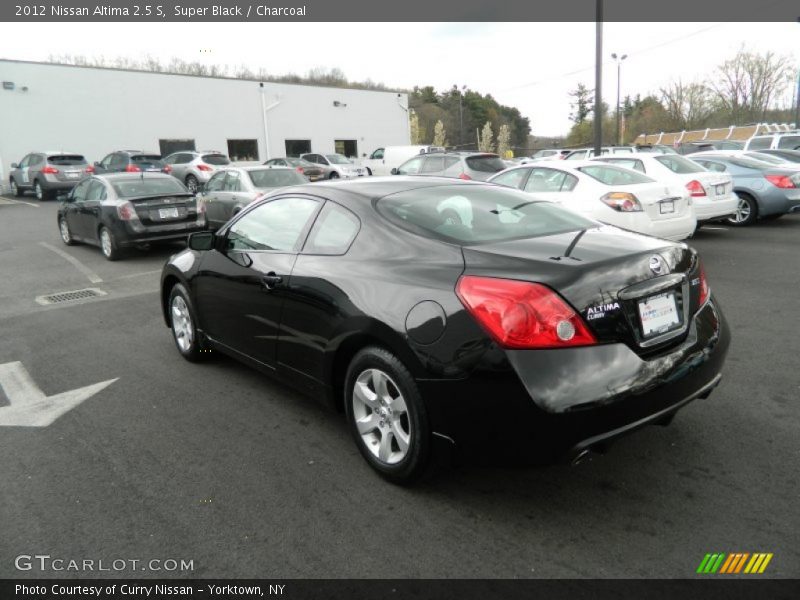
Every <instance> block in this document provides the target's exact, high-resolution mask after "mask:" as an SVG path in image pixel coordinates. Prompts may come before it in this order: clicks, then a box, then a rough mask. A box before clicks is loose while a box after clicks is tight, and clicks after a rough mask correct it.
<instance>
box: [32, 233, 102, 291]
mask: <svg viewBox="0 0 800 600" xmlns="http://www.w3.org/2000/svg"><path fill="white" fill-rule="evenodd" d="M39 245H40V246H42V247H44V248H47V249H48V250H51V251H53V252H55V253H56V254H58V255H59V256H60V257H61V258H63V259H64V260H66V261H67V262H69V263H70V264H71V265H72V266H73V267H75V268H76V269H78V271H80V272H81V273H83V274H84V275H86V276H87V277H88V278H89V281H91V282H92V283H102V281H103V279H102V278H101V277H100V276H99V275H97V273H95V272H94V271H92V270H91V269H90V268H89V267H87V266H86V265H84V264H83V263H82V262H81V261H79V260H78V259H77V258H75V257H74V256H70V255H69V254H67V253H66V252H64V251H63V250H61V249H60V248H56V247H55V246H51V245H50V244H48V243H47V242H39Z"/></svg>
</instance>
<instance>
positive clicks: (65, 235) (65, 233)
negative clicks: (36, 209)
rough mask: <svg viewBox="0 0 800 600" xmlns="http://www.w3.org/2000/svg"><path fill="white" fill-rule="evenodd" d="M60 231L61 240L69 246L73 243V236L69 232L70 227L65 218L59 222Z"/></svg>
mask: <svg viewBox="0 0 800 600" xmlns="http://www.w3.org/2000/svg"><path fill="white" fill-rule="evenodd" d="M58 229H59V231H60V232H61V239H62V240H63V241H64V243H65V244H67V245H68V246H69V245H70V244H71V243H72V234H71V233H70V232H69V225H67V221H66V219H64V218H61V219H59V220H58Z"/></svg>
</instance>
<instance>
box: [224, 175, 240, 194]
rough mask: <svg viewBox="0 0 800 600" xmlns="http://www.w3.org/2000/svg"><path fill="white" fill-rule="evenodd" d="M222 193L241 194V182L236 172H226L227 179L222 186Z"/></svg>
mask: <svg viewBox="0 0 800 600" xmlns="http://www.w3.org/2000/svg"><path fill="white" fill-rule="evenodd" d="M222 191H223V192H241V191H242V180H241V178H240V175H239V173H238V172H237V171H228V177H226V178H225V183H224V184H223V186H222Z"/></svg>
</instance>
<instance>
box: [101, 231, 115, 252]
mask: <svg viewBox="0 0 800 600" xmlns="http://www.w3.org/2000/svg"><path fill="white" fill-rule="evenodd" d="M100 248H101V249H102V250H103V254H104V255H105V256H111V255H112V253H113V252H114V246H113V244H112V242H111V234H110V233H109V232H108V229H105V228H104V229H103V230H102V231H101V232H100Z"/></svg>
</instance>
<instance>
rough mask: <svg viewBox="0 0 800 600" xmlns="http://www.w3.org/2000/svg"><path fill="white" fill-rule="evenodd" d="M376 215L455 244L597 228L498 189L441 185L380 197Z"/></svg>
mask: <svg viewBox="0 0 800 600" xmlns="http://www.w3.org/2000/svg"><path fill="white" fill-rule="evenodd" d="M376 206H377V209H378V212H379V213H380V214H381V215H383V216H384V217H385V218H387V219H388V220H389V221H391V222H392V223H395V224H396V225H398V226H399V227H402V228H403V229H405V230H406V231H410V232H412V233H416V234H418V235H422V236H425V237H429V238H433V239H438V240H442V241H447V242H452V243H456V244H459V245H472V244H481V243H486V242H502V241H508V240H514V239H523V238H532V237H539V236H543V235H554V234H558V233H565V232H568V231H579V230H581V229H587V228H589V227H595V226H597V225H598V224H597V223H595V222H594V221H591V220H589V219H586V218H585V217H582V216H580V215H578V214H576V213H574V212H572V211H569V210H567V209H564V208H561V207H560V206H558V205H557V204H552V203H550V202H544V201H541V200H535V199H531V196H530V195H529V194H525V193H523V192H518V191H515V190H511V189H507V188H501V187H497V186H477V185H476V186H472V185H445V186H441V187H430V188H420V189H415V190H409V191H405V192H399V193H397V194H392V195H391V196H386V197H385V198H381V199H380V200H378V202H377V205H376Z"/></svg>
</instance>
